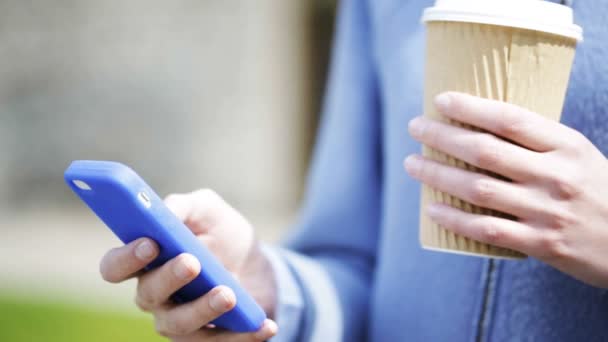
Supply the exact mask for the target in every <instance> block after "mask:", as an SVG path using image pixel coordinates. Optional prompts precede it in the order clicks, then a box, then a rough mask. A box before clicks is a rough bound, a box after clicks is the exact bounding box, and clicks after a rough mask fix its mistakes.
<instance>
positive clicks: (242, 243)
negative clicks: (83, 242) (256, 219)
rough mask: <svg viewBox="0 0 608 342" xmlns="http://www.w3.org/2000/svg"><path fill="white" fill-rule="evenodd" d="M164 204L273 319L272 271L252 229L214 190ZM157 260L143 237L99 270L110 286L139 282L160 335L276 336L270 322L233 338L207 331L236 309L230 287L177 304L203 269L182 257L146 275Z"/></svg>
mask: <svg viewBox="0 0 608 342" xmlns="http://www.w3.org/2000/svg"><path fill="white" fill-rule="evenodd" d="M165 203H166V205H167V206H168V207H169V208H170V209H171V210H172V211H173V212H174V213H175V214H176V215H177V216H178V217H179V218H180V219H181V220H183V221H184V223H185V224H186V225H187V226H188V227H189V228H190V229H191V230H192V231H193V232H194V234H195V235H196V236H197V237H198V238H199V239H200V241H201V243H203V244H205V245H206V246H207V248H209V249H210V251H211V252H212V253H213V254H215V256H217V257H218V258H219V260H220V261H221V262H223V263H224V265H225V267H226V268H227V269H228V270H229V271H230V272H232V273H233V274H234V275H235V276H236V277H237V278H238V279H239V281H240V282H241V284H242V285H243V286H244V287H245V288H246V289H247V290H248V292H249V293H250V294H251V295H252V296H253V297H254V298H255V299H256V301H257V302H258V303H259V304H260V305H261V306H262V308H264V310H265V311H266V313H267V315H268V316H269V317H271V316H272V314H273V309H274V306H275V292H276V286H275V284H274V281H273V275H272V269H271V267H270V265H269V263H268V261H267V260H266V259H265V257H264V256H263V254H262V253H261V251H260V248H259V245H258V243H257V241H256V239H255V236H254V232H253V228H252V227H251V225H250V224H249V223H248V222H247V221H246V220H245V219H244V218H243V217H242V216H241V215H240V214H239V213H238V212H237V211H236V210H234V209H233V208H232V207H230V206H229V205H228V204H226V202H224V201H223V200H222V199H221V198H220V197H219V196H218V195H217V194H215V193H214V192H213V191H211V190H199V191H196V192H193V193H190V194H184V195H170V196H168V197H167V198H166V199H165ZM157 255H158V246H157V245H156V243H155V242H154V241H152V240H150V239H147V238H141V239H138V240H135V241H133V242H131V243H129V244H127V245H125V246H122V247H119V248H115V249H112V250H110V251H109V252H108V253H107V254H106V255H105V256H104V258H103V259H102V261H101V265H100V271H101V275H102V276H103V278H104V279H105V280H106V281H108V282H111V283H117V282H122V281H124V280H126V279H128V278H130V277H133V276H136V277H137V279H138V284H137V296H136V299H135V301H136V304H137V305H138V306H139V308H140V309H141V310H143V311H148V312H151V313H152V314H153V315H154V319H155V323H156V330H157V331H158V333H159V334H161V335H163V336H166V337H169V338H170V339H171V340H173V341H235V342H237V341H265V340H267V339H269V338H271V337H272V336H274V335H275V334H276V332H277V326H276V324H275V323H274V322H273V321H271V320H270V319H267V320H266V321H265V322H264V324H263V326H262V327H261V328H260V329H259V330H258V331H257V332H255V333H233V332H229V331H224V330H220V329H214V328H210V327H208V326H207V325H208V323H209V322H211V321H212V320H214V319H215V318H217V317H219V316H221V314H223V313H225V312H227V311H229V310H231V309H232V308H233V307H234V306H235V305H236V297H235V295H234V292H232V290H231V289H230V288H228V287H226V286H218V287H216V288H214V289H212V290H211V291H209V292H208V293H207V294H205V295H204V296H202V297H200V298H198V299H196V300H194V301H192V302H189V303H185V304H175V303H173V302H172V301H171V300H170V299H169V298H170V296H171V295H172V294H173V293H174V292H175V291H177V290H178V289H180V288H181V287H183V286H184V285H186V284H188V283H189V282H190V281H192V280H193V279H194V278H195V277H196V276H197V275H198V274H199V272H200V270H201V265H200V264H199V262H198V260H197V259H196V258H195V257H194V256H192V255H190V254H181V255H179V256H177V257H175V258H174V259H172V260H170V261H168V262H167V263H165V264H164V265H162V266H161V267H158V268H156V269H154V270H152V271H149V272H145V273H144V272H142V269H143V268H144V267H145V266H146V265H147V264H149V263H150V262H151V261H152V260H154V259H155V258H156V257H157ZM202 267H205V265H202ZM201 327H204V328H202V329H201Z"/></svg>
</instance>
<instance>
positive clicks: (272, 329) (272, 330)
mask: <svg viewBox="0 0 608 342" xmlns="http://www.w3.org/2000/svg"><path fill="white" fill-rule="evenodd" d="M278 330H279V327H278V326H277V324H276V323H275V322H274V321H273V320H270V319H266V320H265V321H264V324H263V325H262V328H260V330H258V331H256V333H255V334H254V335H255V338H256V339H259V340H263V339H269V338H271V337H272V336H274V335H276V334H277V332H278Z"/></svg>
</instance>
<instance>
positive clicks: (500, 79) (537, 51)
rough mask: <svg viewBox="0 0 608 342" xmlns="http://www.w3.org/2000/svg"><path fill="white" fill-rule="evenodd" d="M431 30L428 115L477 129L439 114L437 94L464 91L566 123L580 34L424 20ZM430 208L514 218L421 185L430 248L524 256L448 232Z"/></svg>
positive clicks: (437, 155) (447, 160) (432, 153)
mask: <svg viewBox="0 0 608 342" xmlns="http://www.w3.org/2000/svg"><path fill="white" fill-rule="evenodd" d="M458 1H462V0H458ZM483 1H490V2H491V0H483ZM526 1H527V2H528V3H529V2H530V1H536V0H526ZM465 2H466V1H465ZM426 28H427V45H426V70H425V72H426V74H425V87H424V115H425V116H427V117H430V118H432V119H435V120H440V121H444V122H448V123H450V124H453V125H458V126H461V127H466V128H468V129H473V130H478V131H479V129H477V128H474V127H471V126H467V125H463V124H461V123H458V122H455V121H453V120H448V119H447V118H445V117H443V116H442V115H440V114H439V113H438V112H437V110H436V108H435V106H434V103H433V100H434V98H435V96H436V95H438V94H439V93H442V92H444V91H459V92H464V93H468V94H471V95H475V96H480V97H484V98H489V99H495V100H500V101H505V102H509V103H513V104H516V105H519V106H522V107H524V108H527V109H530V110H531V111H534V112H537V113H540V114H542V115H544V116H546V117H548V118H550V119H552V120H559V119H560V115H561V111H562V106H563V102H564V98H565V94H566V89H567V86H568V79H569V75H570V69H571V66H572V62H573V59H574V52H575V48H576V43H577V39H578V38H577V37H576V35H569V36H566V35H558V34H554V33H547V32H543V31H536V30H531V29H527V28H520V27H509V26H499V25H493V24H487V23H477V22H465V21H447V20H446V21H443V20H432V21H426ZM423 155H424V156H426V157H428V158H431V159H433V160H436V161H438V162H440V163H443V164H447V165H451V166H455V167H459V168H462V169H466V170H471V171H474V172H481V173H485V174H488V175H491V176H496V175H492V174H491V173H490V172H488V171H485V170H480V169H478V168H476V167H473V166H472V165H469V164H467V163H465V162H463V161H461V160H457V159H455V158H453V157H452V156H449V155H446V154H444V153H442V152H439V151H437V150H434V149H431V148H429V147H427V146H424V147H423ZM430 203H443V204H446V205H450V206H452V207H455V208H458V209H461V210H463V211H466V212H470V213H477V214H484V215H492V216H498V217H503V218H507V219H510V218H509V216H508V215H505V214H503V213H500V212H496V211H493V210H489V209H486V208H482V207H479V206H475V205H472V204H470V203H467V202H466V201H464V200H461V199H459V198H456V197H454V196H451V195H449V194H447V193H444V192H441V191H437V190H434V189H432V188H430V187H428V186H426V185H423V186H422V193H421V206H420V208H421V212H420V242H421V244H422V246H423V247H424V248H427V249H432V250H440V251H446V252H452V253H460V254H469V255H477V256H486V257H495V258H524V257H525V255H523V254H521V253H519V252H516V251H513V250H509V249H506V248H501V247H497V246H492V245H488V244H485V243H481V242H478V241H475V240H472V239H469V238H466V237H463V236H460V235H456V234H454V233H452V232H450V231H448V230H446V229H444V228H442V227H441V226H440V225H437V224H436V223H434V222H433V221H431V220H430V218H429V217H428V216H427V215H426V213H425V209H426V207H427V206H428V205H429V204H430Z"/></svg>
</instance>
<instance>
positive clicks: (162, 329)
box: [154, 317, 171, 337]
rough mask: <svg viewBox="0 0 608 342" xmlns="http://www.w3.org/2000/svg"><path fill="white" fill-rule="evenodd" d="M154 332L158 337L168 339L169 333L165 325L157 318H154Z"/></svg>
mask: <svg viewBox="0 0 608 342" xmlns="http://www.w3.org/2000/svg"><path fill="white" fill-rule="evenodd" d="M154 330H156V333H157V334H159V335H160V336H163V337H169V336H170V335H171V333H170V332H169V330H168V329H167V327H166V325H165V323H164V322H163V321H162V320H160V319H159V318H158V317H155V319H154Z"/></svg>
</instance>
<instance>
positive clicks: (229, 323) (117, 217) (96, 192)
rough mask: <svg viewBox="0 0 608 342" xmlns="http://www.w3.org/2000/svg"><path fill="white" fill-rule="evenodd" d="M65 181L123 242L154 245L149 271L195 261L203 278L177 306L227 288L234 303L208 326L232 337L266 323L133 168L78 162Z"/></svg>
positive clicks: (184, 289)
mask: <svg viewBox="0 0 608 342" xmlns="http://www.w3.org/2000/svg"><path fill="white" fill-rule="evenodd" d="M64 178H65V181H66V183H67V184H68V186H69V187H70V188H71V189H72V190H73V191H74V192H75V193H76V195H78V197H80V199H82V201H83V202H85V203H86V204H87V205H88V206H89V208H91V210H93V212H95V214H96V215H97V216H98V217H99V218H100V219H101V220H102V221H103V222H104V223H105V224H106V225H107V226H108V227H109V228H110V229H111V230H112V231H113V232H114V234H116V236H118V238H119V239H120V240H122V242H124V243H125V244H127V243H129V242H131V241H133V240H136V239H138V238H141V237H147V238H150V239H152V240H154V241H156V243H157V244H158V246H159V248H160V254H159V255H158V257H157V258H156V259H155V260H154V261H153V262H152V263H151V264H150V265H148V267H147V268H146V269H147V270H150V269H154V268H156V267H158V266H161V265H162V264H164V263H165V262H167V261H169V260H170V259H172V258H174V257H176V256H178V255H179V254H181V253H190V254H192V255H194V256H195V257H196V258H198V260H199V261H200V263H201V273H200V274H199V275H198V276H197V277H196V278H195V279H194V280H192V282H190V283H189V284H187V285H186V286H184V287H182V288H181V289H179V290H178V291H177V292H176V293H175V294H174V295H173V296H172V299H173V300H174V301H175V302H178V303H183V302H188V301H191V300H194V299H196V298H199V297H200V296H202V295H204V294H205V293H207V292H209V291H210V290H211V289H212V288H214V287H216V286H218V285H226V286H228V287H230V288H231V289H232V290H233V291H234V293H235V295H236V299H237V304H236V306H235V307H234V308H233V309H232V310H231V311H229V312H226V313H224V314H223V315H222V316H221V317H219V318H217V319H216V320H215V321H213V322H211V323H212V324H215V325H216V326H217V327H220V328H224V329H227V330H231V331H235V332H251V331H257V330H258V329H259V328H260V327H261V326H262V323H263V322H264V319H266V315H265V313H264V311H263V310H262V308H260V306H259V305H258V304H257V303H256V302H255V300H254V299H253V298H252V297H251V296H250V295H249V294H248V293H247V292H246V291H245V290H244V289H243V288H242V287H241V286H240V285H239V283H238V282H237V281H236V279H235V278H234V277H233V276H232V274H230V272H228V271H227V270H226V269H225V268H224V266H223V265H222V264H221V263H220V262H219V260H218V259H216V258H215V256H213V254H211V252H210V251H209V250H208V249H207V248H206V247H205V246H204V245H203V244H202V243H201V242H200V241H199V240H198V239H197V238H196V236H195V235H194V234H193V233H192V232H191V231H190V229H188V227H186V226H185V225H184V224H183V223H182V222H181V220H180V219H178V218H177V217H176V216H175V215H174V214H173V213H172V212H171V211H170V210H169V208H167V207H166V206H165V204H164V203H163V201H162V200H161V199H160V198H159V197H158V195H156V193H155V192H154V191H153V190H152V188H150V187H149V186H148V185H147V184H146V182H144V181H143V180H142V179H141V178H140V177H139V176H138V175H137V173H135V171H133V170H131V168H129V167H128V166H125V165H123V164H120V163H117V162H111V161H93V160H77V161H74V162H72V164H71V165H70V166H69V167H68V168H67V170H66V171H65V174H64Z"/></svg>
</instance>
